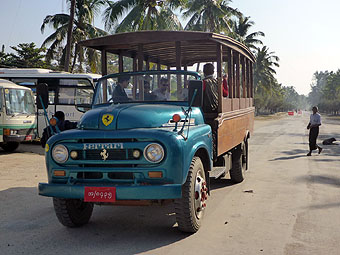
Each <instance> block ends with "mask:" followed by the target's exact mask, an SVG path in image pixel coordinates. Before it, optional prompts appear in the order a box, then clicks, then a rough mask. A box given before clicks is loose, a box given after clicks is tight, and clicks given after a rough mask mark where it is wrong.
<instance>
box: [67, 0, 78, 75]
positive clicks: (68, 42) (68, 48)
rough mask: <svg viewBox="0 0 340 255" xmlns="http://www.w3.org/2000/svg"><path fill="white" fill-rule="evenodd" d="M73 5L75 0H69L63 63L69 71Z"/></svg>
mask: <svg viewBox="0 0 340 255" xmlns="http://www.w3.org/2000/svg"><path fill="white" fill-rule="evenodd" d="M75 6H76V0H71V8H70V21H69V23H68V31H67V44H66V56H65V65H64V70H65V71H66V72H68V71H69V67H70V58H71V43H72V28H73V20H74V11H75Z"/></svg>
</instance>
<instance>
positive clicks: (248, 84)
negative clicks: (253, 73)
mask: <svg viewBox="0 0 340 255" xmlns="http://www.w3.org/2000/svg"><path fill="white" fill-rule="evenodd" d="M249 63H250V61H249V59H247V60H246V65H247V98H251V93H250V64H249Z"/></svg>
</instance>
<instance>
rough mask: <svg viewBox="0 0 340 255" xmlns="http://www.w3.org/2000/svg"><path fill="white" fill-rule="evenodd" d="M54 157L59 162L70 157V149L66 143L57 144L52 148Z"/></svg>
mask: <svg viewBox="0 0 340 255" xmlns="http://www.w3.org/2000/svg"><path fill="white" fill-rule="evenodd" d="M52 157H53V159H54V160H55V161H56V162H57V163H64V162H66V160H67V159H68V150H67V148H66V147H65V146H64V145H61V144H59V145H57V146H55V147H54V148H53V150H52Z"/></svg>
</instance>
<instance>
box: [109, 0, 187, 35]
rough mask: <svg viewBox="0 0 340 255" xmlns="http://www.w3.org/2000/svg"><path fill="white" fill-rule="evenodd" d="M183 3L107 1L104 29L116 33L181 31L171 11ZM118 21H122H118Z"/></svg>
mask: <svg viewBox="0 0 340 255" xmlns="http://www.w3.org/2000/svg"><path fill="white" fill-rule="evenodd" d="M183 2H184V1H183V0H172V1H171V0H164V1H156V0H118V1H115V2H113V1H109V2H108V3H109V6H108V7H107V8H106V9H105V11H104V18H103V21H104V23H105V29H106V30H108V31H109V30H114V31H115V32H116V33H117V32H127V31H137V30H179V29H182V25H181V23H180V21H179V19H178V17H177V16H176V15H175V14H174V12H173V10H174V9H175V8H176V7H178V6H180V5H181V4H182V3H183ZM126 13H127V14H126ZM125 14H126V15H125ZM124 15H125V16H124ZM120 19H122V20H121V21H120Z"/></svg>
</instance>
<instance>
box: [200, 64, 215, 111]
mask: <svg viewBox="0 0 340 255" xmlns="http://www.w3.org/2000/svg"><path fill="white" fill-rule="evenodd" d="M203 74H204V79H203V111H204V112H216V111H217V107H218V81H217V79H216V78H214V77H213V74H214V65H213V64H211V63H208V64H205V65H204V66H203Z"/></svg>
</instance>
